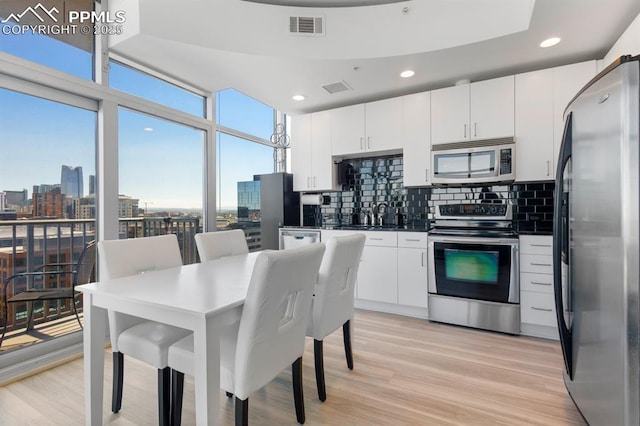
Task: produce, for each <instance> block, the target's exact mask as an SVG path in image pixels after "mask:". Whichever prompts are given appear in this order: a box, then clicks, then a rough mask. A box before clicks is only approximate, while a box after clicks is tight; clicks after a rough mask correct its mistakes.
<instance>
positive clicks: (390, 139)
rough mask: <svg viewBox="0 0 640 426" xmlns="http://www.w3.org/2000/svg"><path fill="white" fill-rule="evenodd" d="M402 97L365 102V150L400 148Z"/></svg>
mask: <svg viewBox="0 0 640 426" xmlns="http://www.w3.org/2000/svg"><path fill="white" fill-rule="evenodd" d="M402 116H403V109H402V97H397V98H391V99H384V100H381V101H377V102H369V103H367V104H365V137H366V140H365V142H366V143H365V150H366V151H386V150H392V149H402Z"/></svg>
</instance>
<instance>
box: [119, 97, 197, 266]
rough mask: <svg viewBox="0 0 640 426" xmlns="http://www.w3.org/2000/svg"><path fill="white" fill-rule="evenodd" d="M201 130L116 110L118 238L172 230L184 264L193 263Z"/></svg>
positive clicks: (123, 109) (129, 111)
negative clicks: (117, 112) (178, 243)
mask: <svg viewBox="0 0 640 426" xmlns="http://www.w3.org/2000/svg"><path fill="white" fill-rule="evenodd" d="M204 143H205V133H204V131H203V130H201V129H194V128H192V127H188V126H185V125H182V124H177V123H175V122H171V121H168V120H163V119H159V118H156V117H153V116H150V115H147V114H141V113H139V112H135V111H131V110H128V109H125V108H120V110H119V114H118V147H119V148H118V156H119V165H118V171H119V179H118V181H119V191H118V192H119V194H120V195H119V209H120V214H119V217H120V220H121V221H120V226H119V233H120V235H119V237H120V238H135V237H143V236H151V235H160V234H167V233H173V234H176V235H177V236H178V240H179V242H180V246H181V251H182V255H183V260H184V262H185V263H193V262H195V261H196V259H197V257H196V253H195V246H194V240H193V237H194V235H195V233H196V232H199V231H201V229H200V223H201V220H202V217H203V189H202V188H203V151H204V147H203V144H204Z"/></svg>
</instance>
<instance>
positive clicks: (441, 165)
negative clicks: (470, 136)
mask: <svg viewBox="0 0 640 426" xmlns="http://www.w3.org/2000/svg"><path fill="white" fill-rule="evenodd" d="M515 148H516V144H515V142H514V140H513V139H491V140H483V141H471V142H460V143H448V144H442V145H434V146H433V147H432V148H431V166H432V167H431V170H432V175H431V183H432V184H434V185H467V184H482V183H500V182H512V181H514V180H515V177H516V171H515V158H516V156H515Z"/></svg>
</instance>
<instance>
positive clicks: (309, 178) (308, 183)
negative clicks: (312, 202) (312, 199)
mask: <svg viewBox="0 0 640 426" xmlns="http://www.w3.org/2000/svg"><path fill="white" fill-rule="evenodd" d="M307 188H311V176H307Z"/></svg>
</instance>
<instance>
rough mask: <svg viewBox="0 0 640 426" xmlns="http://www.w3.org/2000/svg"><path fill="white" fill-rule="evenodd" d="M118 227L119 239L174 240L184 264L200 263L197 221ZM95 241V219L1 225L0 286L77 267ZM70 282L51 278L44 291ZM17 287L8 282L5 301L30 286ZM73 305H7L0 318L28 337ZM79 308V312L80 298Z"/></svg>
mask: <svg viewBox="0 0 640 426" xmlns="http://www.w3.org/2000/svg"><path fill="white" fill-rule="evenodd" d="M119 226H120V228H119V230H120V235H119V236H120V238H140V237H146V236H153V235H163V234H176V235H177V237H178V242H179V244H180V251H181V253H182V258H183V263H185V264H188V263H195V262H197V261H198V257H197V250H196V247H195V240H194V236H195V234H196V233H197V232H202V230H201V229H200V219H199V218H197V217H141V218H122V219H120V225H119ZM95 238H96V232H95V220H93V219H75V220H74V219H53V220H10V221H0V285H2V284H3V283H4V281H5V280H6V279H7V278H8V277H10V276H12V275H14V274H18V273H21V272H33V271H35V270H36V269H37V268H38V267H40V266H42V265H44V264H47V263H70V262H75V261H76V260H77V259H78V256H79V255H80V253H81V252H82V249H83V248H84V246H85V244H86V243H87V242H89V241H91V240H94V239H95ZM52 280H53V281H56V282H52ZM69 280H70V276H69V275H62V276H58V277H49V278H47V285H54V286H69V285H70V282H69ZM15 282H16V284H13V282H12V283H11V286H10V287H9V288H8V291H7V293H8V297H11V296H12V295H13V294H14V292H15V291H21V290H22V288H12V287H13V286H14V285H16V286H25V285H33V284H34V283H28V284H27V283H26V282H24V280H22V281H20V280H15ZM35 284H36V285H37V284H38V283H35ZM71 303H72V302H71V301H70V300H67V301H64V302H63V301H46V302H29V303H27V302H25V303H10V304H8V306H3V304H2V302H0V313H2V310H4V309H7V331H8V332H9V333H10V332H11V331H13V330H20V329H25V330H27V331H28V330H31V329H33V328H34V326H35V325H38V324H42V323H45V322H49V321H54V320H58V319H60V318H64V317H66V316H68V315H73V307H72V305H71ZM77 308H78V310H79V311H82V302H81V298H79V304H78V305H77ZM1 318H2V316H1V315H0V321H2V319H1ZM0 325H2V324H0ZM76 325H77V324H76ZM8 337H9V336H8ZM6 341H7V339H5V342H6ZM3 346H4V345H3Z"/></svg>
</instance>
